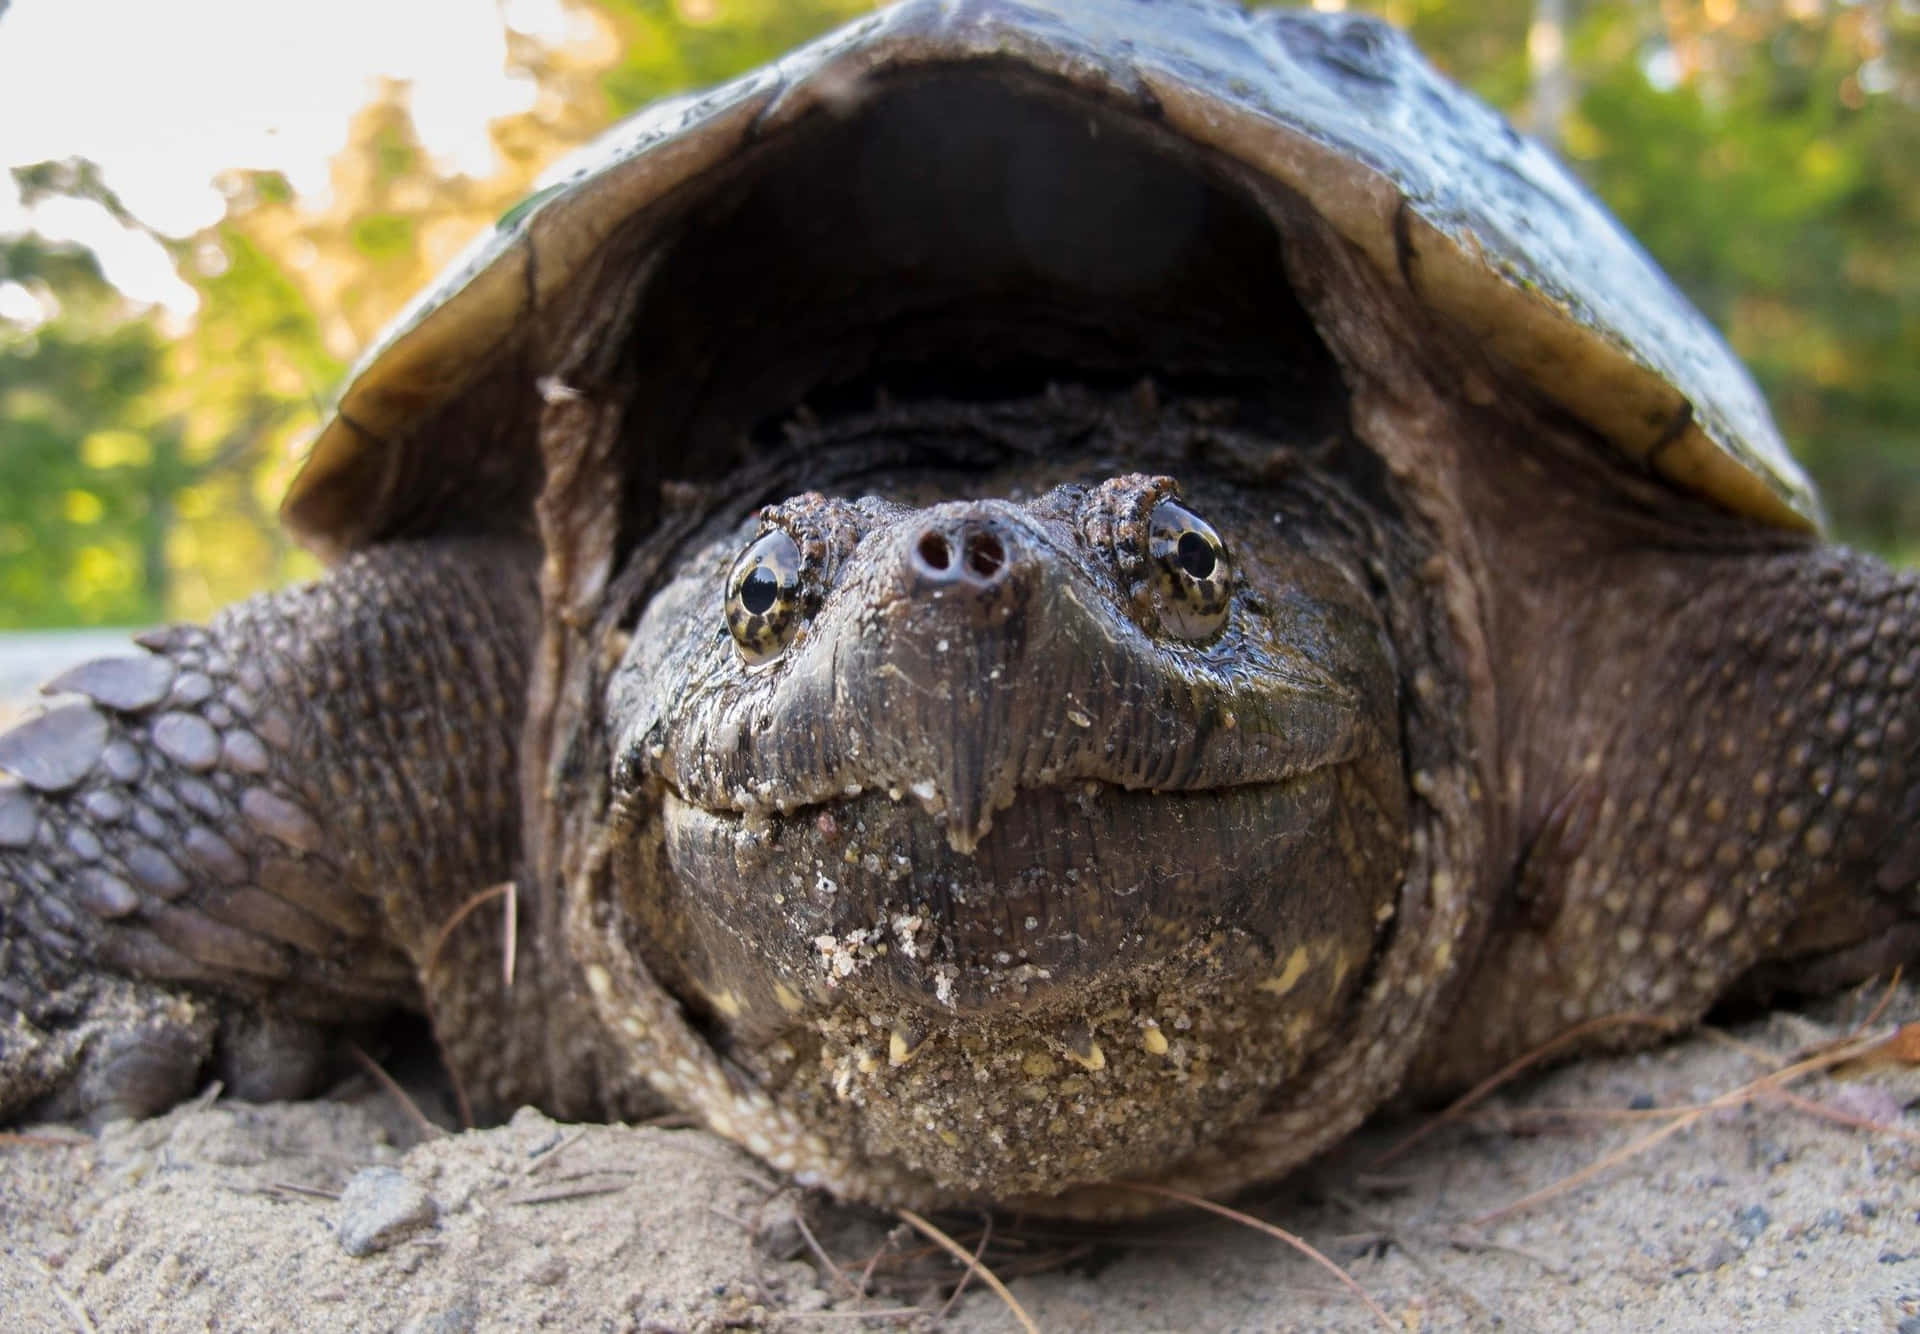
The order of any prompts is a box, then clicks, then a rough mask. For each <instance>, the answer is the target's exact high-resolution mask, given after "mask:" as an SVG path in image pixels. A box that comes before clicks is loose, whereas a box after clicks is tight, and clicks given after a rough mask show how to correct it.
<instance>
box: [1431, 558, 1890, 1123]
mask: <svg viewBox="0 0 1920 1334" xmlns="http://www.w3.org/2000/svg"><path fill="white" fill-rule="evenodd" d="M1595 568H1596V569H1598V570H1599V572H1600V573H1599V575H1598V578H1597V579H1596V578H1592V576H1589V578H1590V579H1592V581H1591V582H1590V583H1588V584H1587V585H1586V586H1585V587H1584V588H1583V589H1580V590H1579V591H1569V590H1565V589H1563V590H1560V591H1559V592H1554V591H1552V590H1548V591H1547V593H1545V594H1544V595H1543V596H1542V597H1541V599H1540V601H1539V602H1538V604H1537V610H1538V611H1539V613H1540V616H1541V623H1538V624H1536V626H1535V628H1534V631H1533V634H1534V636H1535V637H1534V638H1532V639H1531V640H1528V639H1526V638H1517V639H1516V640H1515V641H1514V642H1515V645H1516V647H1515V650H1514V652H1515V654H1516V661H1515V662H1513V663H1511V664H1510V670H1511V675H1510V676H1509V678H1508V679H1510V680H1517V681H1525V682H1527V683H1529V685H1528V687H1527V688H1526V689H1527V692H1528V693H1525V694H1522V695H1521V697H1520V698H1519V699H1518V700H1517V707H1518V710H1519V711H1520V712H1522V713H1525V714H1526V716H1527V717H1528V718H1530V719H1531V720H1532V723H1531V726H1530V727H1516V729H1515V730H1516V732H1521V731H1524V732H1525V735H1523V736H1521V737H1520V739H1519V740H1517V741H1516V742H1515V744H1514V746H1513V749H1512V751H1511V752H1510V757H1509V764H1510V772H1512V773H1516V774H1519V775H1522V776H1523V778H1524V784H1525V786H1524V790H1526V791H1528V792H1530V793H1538V794H1539V796H1538V800H1537V802H1536V803H1535V805H1534V806H1533V807H1532V809H1531V810H1530V811H1528V812H1526V813H1525V814H1524V815H1523V817H1522V819H1521V821H1520V822H1519V823H1520V828H1521V830H1522V833H1523V842H1522V849H1523V850H1522V853H1521V856H1520V861H1519V865H1518V866H1517V868H1516V870H1515V872H1514V875H1513V878H1512V881H1511V884H1512V890H1511V891H1510V893H1509V895H1508V897H1507V898H1506V899H1505V901H1504V902H1503V905H1502V911H1501V912H1500V914H1499V916H1498V917H1497V919H1496V921H1495V924H1494V927H1493V932H1492V936H1491V938H1490V942H1489V946H1488V948H1487V950H1486V952H1485V953H1484V954H1483V956H1482V958H1481V961H1480V964H1479V966H1478V968H1477V970H1476V971H1475V973H1474V974H1473V975H1472V976H1471V977H1469V978H1468V979H1467V980H1466V983H1465V986H1464V988H1463V990H1462V993H1461V996H1462V1001H1461V1006H1460V1012H1459V1014H1458V1015H1457V1016H1456V1018H1455V1020H1454V1022H1453V1023H1452V1024H1451V1026H1450V1029H1449V1032H1448V1040H1447V1041H1446V1042H1445V1043H1444V1044H1443V1047H1442V1050H1441V1051H1440V1053H1439V1057H1440V1059H1439V1060H1438V1061H1437V1062H1435V1064H1434V1065H1433V1066H1432V1067H1429V1069H1428V1070H1427V1071H1426V1072H1425V1073H1426V1078H1425V1079H1424V1080H1423V1082H1424V1083H1425V1084H1426V1085H1427V1086H1428V1087H1429V1088H1440V1087H1457V1086H1459V1085H1460V1084H1463V1083H1466V1082H1471V1081H1472V1080H1474V1079H1477V1078H1479V1077H1480V1076H1481V1075H1483V1074H1485V1073H1487V1072H1489V1071H1491V1070H1493V1069H1496V1068H1498V1067H1499V1066H1500V1065H1501V1064H1502V1063H1504V1062H1505V1061H1507V1060H1509V1059H1511V1058H1512V1057H1514V1056H1516V1055H1518V1054H1520V1053H1522V1052H1524V1051H1527V1050H1530V1049H1532V1048H1534V1047H1535V1046H1537V1045H1539V1044H1540V1043H1543V1042H1545V1041H1547V1040H1548V1039H1550V1038H1552V1037H1554V1036H1556V1035H1557V1034H1559V1033H1561V1032H1564V1031H1565V1030H1567V1029H1569V1028H1571V1027H1573V1026H1574V1025H1575V1024H1578V1023H1580V1022H1583V1021H1585V1020H1588V1019H1593V1018H1597V1017H1600V1016H1603V1015H1611V1014H1622V1013H1628V1012H1637V1013H1642V1014H1653V1015H1658V1016H1662V1017H1664V1018H1666V1019H1668V1020H1670V1021H1672V1022H1674V1023H1676V1024H1683V1023H1691V1022H1693V1021H1695V1020H1697V1019H1698V1018H1699V1017H1700V1016H1701V1015H1702V1014H1703V1013H1704V1012H1705V1011H1706V1010H1707V1008H1708V1007H1709V1006H1710V1005H1711V1004H1712V1003H1713V1002H1714V1001H1715V1000H1717V999H1718V998H1720V997H1721V996H1723V995H1725V994H1726V993H1727V992H1728V991H1729V989H1730V988H1736V987H1741V988H1744V989H1745V990H1746V991H1747V992H1749V993H1750V994H1753V995H1756V996H1758V997H1760V998H1763V999H1764V998H1765V996H1767V995H1769V994H1772V993H1774V992H1777V991H1782V990H1784V991H1791V992H1798V993H1802V994H1806V993H1811V992H1816V991H1829V990H1833V989H1836V988H1838V987H1841V986H1845V985H1848V984H1850V983H1854V982H1859V981H1863V980H1865V979H1866V978H1868V977H1871V976H1874V975H1875V974H1879V975H1881V976H1885V975H1886V974H1887V973H1889V972H1890V971H1891V970H1892V968H1893V967H1894V966H1895V965H1897V964H1900V963H1902V962H1905V961H1910V960H1913V959H1915V958H1920V893H1917V892H1916V884H1917V883H1920V690H1916V689H1915V681H1916V677H1920V579H1916V578H1915V576H1914V575H1912V574H1911V573H1906V572H1896V571H1892V570H1889V569H1887V568H1886V567H1884V566H1882V565H1881V564H1879V563H1878V562H1877V561H1874V560H1872V559H1870V558H1868V557H1865V556H1861V555H1859V554H1857V553H1854V552H1850V551H1845V550H1842V549H1839V548H1833V547H1825V548H1811V549H1801V550H1787V551H1778V552H1772V553H1754V554H1748V555H1712V554H1707V553H1697V554H1691V555H1689V554H1685V553H1671V552H1637V553H1630V554H1625V555H1622V556H1619V557H1616V558H1615V559H1614V560H1612V561H1611V562H1597V563H1596V564H1595ZM1566 607H1577V608H1580V609H1581V614H1580V615H1579V616H1578V617H1577V620H1578V622H1579V625H1578V626H1577V627H1575V628H1572V629H1567V628H1565V627H1562V628H1560V629H1559V630H1558V631H1557V632H1556V630H1555V629H1554V628H1553V627H1552V626H1551V625H1550V624H1549V622H1551V620H1552V618H1553V617H1554V616H1556V615H1561V616H1564V611H1563V610H1559V611H1557V610H1556V608H1558V609H1564V608H1566ZM1536 779H1537V781H1536ZM1645 1040H1647V1037H1646V1034H1645V1032H1644V1030H1642V1031H1641V1032H1640V1034H1639V1035H1638V1036H1637V1037H1636V1036H1634V1035H1632V1034H1629V1033H1626V1032H1618V1033H1615V1034H1611V1035H1609V1037H1608V1038H1607V1039H1606V1045H1613V1046H1618V1045H1620V1044H1621V1043H1622V1042H1625V1041H1642V1042H1643V1041H1645ZM1596 1045H1597V1044H1596Z"/></svg>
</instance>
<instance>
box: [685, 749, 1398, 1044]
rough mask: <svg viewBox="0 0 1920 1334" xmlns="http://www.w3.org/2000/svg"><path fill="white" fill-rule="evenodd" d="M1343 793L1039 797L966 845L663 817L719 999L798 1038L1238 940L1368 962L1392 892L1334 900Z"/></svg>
mask: <svg viewBox="0 0 1920 1334" xmlns="http://www.w3.org/2000/svg"><path fill="white" fill-rule="evenodd" d="M1345 786H1346V785H1345V784H1343V783H1342V782H1340V780H1339V779H1338V777H1336V776H1335V775H1334V774H1332V773H1330V772H1327V771H1317V772H1315V773H1311V774H1306V775H1302V776H1300V777H1297V778H1293V779H1289V780H1285V781H1282V782H1275V783H1262V784H1250V785H1246V786H1241V787H1236V788H1227V789H1219V790H1211V791H1198V792H1128V791H1125V790H1123V789H1120V788H1116V787H1113V786H1111V785H1108V784H1102V783H1091V782H1089V783H1083V784H1077V785H1075V786H1073V787H1071V788H1035V789H1025V790H1022V791H1020V792H1018V793H1016V794H1015V797H1014V799H1013V800H1012V801H1011V802H1010V804H1008V805H1007V806H1006V807H1005V808H1004V809H1002V810H1001V811H1000V813H999V817H998V819H997V820H996V821H995V822H994V824H993V827H992V828H991V830H990V831H989V832H987V833H986V835H985V836H984V837H982V838H981V839H980V840H979V842H978V843H977V844H976V845H975V846H973V847H972V848H971V849H970V850H966V851H961V850H957V849H956V848H955V847H954V845H953V842H952V840H951V839H950V838H949V836H948V833H947V831H946V829H945V828H944V827H943V826H942V825H941V824H940V823H939V822H937V821H935V820H933V819H930V818H929V817H928V816H927V815H926V814H925V812H924V811H922V810H920V809H919V808H918V806H917V805H916V804H914V803H913V802H911V801H907V800H902V801H900V802H895V801H893V800H891V799H890V798H889V797H888V796H887V794H885V793H879V792H874V793H867V794H863V795H862V796H860V797H856V798H849V799H846V800H842V801H838V802H833V803H828V804H824V805H820V806H814V807H808V808H805V809H804V810H801V811H798V812H795V813H794V814H793V815H791V816H776V817H771V818H763V819H748V818H746V817H742V816H739V815H735V814H732V813H728V812H716V811H709V810H704V809H701V808H699V807H696V806H691V805H688V804H686V803H684V802H681V801H679V800H678V799H676V798H671V797H670V798H668V799H667V801H666V802H665V804H664V808H663V811H662V820H663V824H664V829H665V835H666V837H665V843H666V856H667V860H668V862H669V864H670V866H671V868H672V875H673V878H674V880H675V881H676V882H677V884H678V885H679V886H680V887H681V892H682V894H683V895H684V910H685V911H686V912H687V913H688V915H689V917H690V918H691V919H692V927H693V935H694V936H695V937H696V939H697V940H698V941H699V942H700V944H701V947H702V948H701V949H700V950H699V952H700V953H701V954H703V955H705V956H706V958H707V959H708V960H709V963H708V965H707V969H706V970H705V971H706V972H707V974H708V975H707V977H705V978H703V979H700V987H701V989H702V990H704V991H707V992H709V993H710V994H718V993H724V994H727V995H730V996H731V997H732V1000H731V1001H730V1002H728V1003H727V1008H733V1007H736V1006H737V1007H738V1008H740V1009H741V1010H743V1011H744V1012H745V1013H746V1015H748V1016H753V1017H755V1018H757V1019H758V1021H759V1023H758V1024H756V1025H755V1026H756V1027H758V1026H760V1025H766V1026H768V1027H779V1026H784V1025H785V1024H787V1023H790V1022H791V1020H792V1018H793V1011H794V1005H793V998H795V997H800V998H804V1005H803V1008H804V1009H806V1010H809V1011H813V1010H828V1009H832V1008H835V1007H836V1006H837V1005H839V1004H840V1003H842V1001H843V1000H845V999H846V997H847V996H850V995H853V994H856V993H857V994H859V995H861V996H863V997H864V998H865V999H866V1001H867V1002H868V1003H871V1004H884V1005H886V1006H888V1007H889V1008H898V1009H903V1010H917V1011H922V1012H925V1014H926V1015H927V1016H928V1019H929V1021H931V1022H937V1021H941V1020H944V1019H946V1018H952V1017H980V1016H992V1015H997V1014H1001V1013H1004V1012H1008V1011H1013V1010H1019V1011H1023V1012H1027V1013H1032V1012H1033V1011H1035V1010H1045V1009H1048V1008H1051V1007H1054V1006H1055V1005H1056V1003H1057V1002H1058V1001H1059V1000H1060V999H1061V998H1065V999H1066V1000H1069V1001H1071V1000H1073V999H1074V998H1076V997H1078V996H1080V994H1081V993H1082V992H1083V991H1084V990H1085V989H1086V988H1088V987H1090V986H1095V985H1099V984H1101V983H1103V981H1105V980H1107V979H1111V978H1114V977H1120V976H1125V975H1128V974H1131V973H1135V972H1138V971H1140V970H1141V969H1143V968H1146V967H1147V966H1148V965H1150V964H1155V963H1157V962H1159V961H1163V960H1165V959H1167V958H1170V957H1173V956H1175V955H1177V954H1178V953H1179V951H1180V950H1181V949H1182V948H1184V947H1185V946H1186V945H1188V944H1189V943H1191V942H1192V941H1194V940H1196V939H1200V938H1204V937H1206V936H1208V935H1209V934H1210V933H1214V932H1218V931H1221V930H1223V929H1226V930H1232V931H1234V932H1239V933H1242V934H1244V935H1245V936H1246V937H1247V938H1248V939H1249V940H1252V941H1258V942H1281V941H1286V942H1297V941H1299V940H1303V939H1306V938H1308V937H1310V936H1311V937H1313V938H1316V939H1319V938H1328V939H1332V938H1338V939H1340V940H1342V941H1343V942H1344V944H1345V946H1346V947H1347V948H1348V949H1349V950H1350V952H1352V953H1354V954H1356V955H1359V954H1364V952H1365V950H1366V948H1367V941H1368V940H1369V939H1370V936H1371V932H1372V930H1373V922H1372V919H1371V911H1372V906H1373V904H1372V901H1373V899H1374V898H1375V895H1374V894H1370V893H1364V892H1355V893H1345V892H1342V893H1338V894H1330V893H1329V890H1330V889H1331V888H1332V887H1333V886H1336V885H1346V884H1348V883H1349V882H1350V881H1351V878H1352V870H1351V868H1350V867H1347V866H1345V865H1341V864H1339V862H1340V857H1339V849H1338V847H1337V843H1336V842H1335V840H1332V839H1330V838H1329V834H1330V832H1331V831H1332V830H1334V829H1335V828H1337V827H1338V826H1339V825H1340V824H1342V823H1343V822H1344V821H1343V820H1342V819H1341V818H1340V817H1339V815H1338V813H1336V812H1335V811H1334V809H1333V808H1334V805H1335V803H1336V802H1337V801H1339V800H1340V799H1341V789H1342V788H1343V787H1345ZM1255 831H1257V833H1256V832H1255ZM1356 888H1357V887H1356ZM1274 948H1276V946H1265V945H1263V949H1262V953H1263V954H1265V953H1270V952H1272V950H1273V949H1274ZM1278 952H1279V954H1280V956H1281V957H1282V958H1284V957H1285V955H1286V953H1287V950H1286V949H1285V948H1280V949H1279V951H1278ZM1266 963H1267V961H1266V960H1264V959H1251V960H1249V962H1248V966H1249V967H1251V968H1254V969H1256V970H1257V969H1259V968H1262V967H1265V966H1266ZM782 995H784V996H786V997H787V999H786V1001H785V1002H784V1003H782V1001H781V1000H780V997H781V996H782Z"/></svg>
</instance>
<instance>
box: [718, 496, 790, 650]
mask: <svg viewBox="0 0 1920 1334" xmlns="http://www.w3.org/2000/svg"><path fill="white" fill-rule="evenodd" d="M799 613H800V548H799V547H798V546H797V545H796V544H795V543H794V540H793V539H792V538H791V537H789V536H787V535H786V534H785V533H783V532H781V531H780V530H779V529H777V528H776V529H775V530H774V531H772V532H770V533H764V534H762V535H761V536H760V537H758V538H756V539H754V542H753V545H752V546H750V547H748V548H747V549H746V550H745V551H743V552H741V553H740V558H739V559H738V560H736V561H735V562H734V563H733V569H732V570H731V571H730V572H729V573H728V575H727V630H728V632H729V633H730V634H732V635H733V642H734V644H735V645H736V646H738V648H739V649H740V656H741V657H742V658H744V659H746V662H747V665H748V666H749V667H758V666H760V665H762V664H763V663H769V662H772V661H773V660H774V659H775V658H777V657H779V656H780V655H781V653H783V652H785V651H786V647H787V645H788V644H789V643H791V642H792V641H793V632H794V629H795V628H796V626H797V624H798V620H799Z"/></svg>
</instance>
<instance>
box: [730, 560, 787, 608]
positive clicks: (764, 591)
mask: <svg viewBox="0 0 1920 1334" xmlns="http://www.w3.org/2000/svg"><path fill="white" fill-rule="evenodd" d="M779 600H780V580H779V578H778V577H777V576H775V574H774V572H773V571H772V570H769V569H768V568H767V567H766V566H764V565H761V566H757V567H755V568H754V570H753V571H752V572H751V573H750V574H748V575H747V577H746V578H745V579H742V580H741V581H740V605H741V606H743V607H745V608H746V609H747V610H748V611H749V612H751V613H752V614H753V615H755V616H765V615H766V614H767V613H768V612H770V611H772V610H773V604H774V603H776V602H778V601H779Z"/></svg>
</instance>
